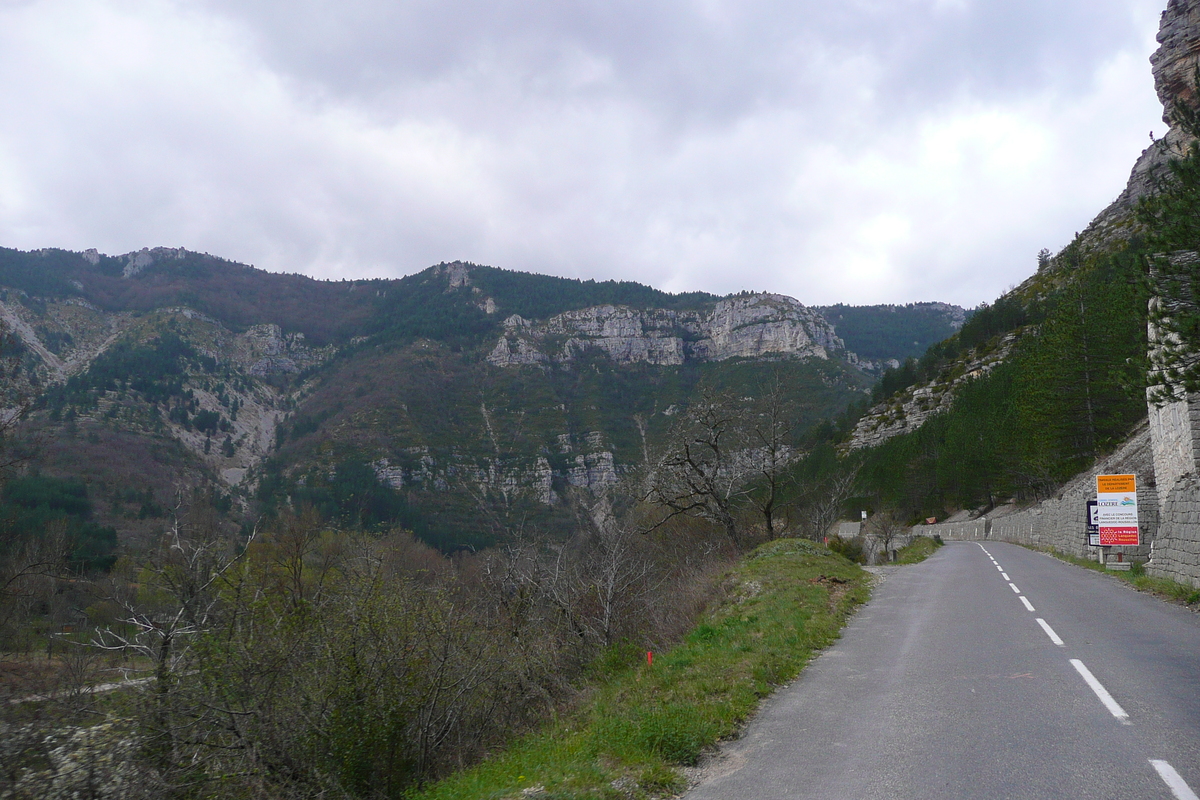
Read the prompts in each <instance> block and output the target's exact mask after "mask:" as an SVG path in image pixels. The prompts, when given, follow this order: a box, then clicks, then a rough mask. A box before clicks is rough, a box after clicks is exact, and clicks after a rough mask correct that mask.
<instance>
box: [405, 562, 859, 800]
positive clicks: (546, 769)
mask: <svg viewBox="0 0 1200 800" xmlns="http://www.w3.org/2000/svg"><path fill="white" fill-rule="evenodd" d="M726 587H727V591H726V593H725V600H724V601H723V602H722V603H721V605H720V607H718V608H717V609H715V610H714V611H712V612H711V613H710V614H709V615H708V616H707V617H706V618H705V619H704V620H703V621H702V622H701V623H700V624H699V625H697V626H696V628H695V629H694V630H693V631H692V632H691V633H690V634H689V635H688V636H687V637H686V638H685V639H684V641H683V642H681V643H680V644H679V645H677V646H676V647H674V648H673V649H671V650H669V651H667V652H663V653H655V654H654V662H653V665H649V664H647V663H646V659H645V653H644V652H640V651H639V652H638V659H637V666H628V667H626V668H625V669H624V670H620V671H616V672H615V673H613V672H612V671H611V669H606V670H604V671H605V672H608V673H611V674H612V677H611V678H610V679H609V680H608V681H607V682H605V683H603V684H600V685H597V686H596V687H594V689H593V692H594V694H593V698H592V700H591V702H590V703H589V704H588V705H587V706H586V707H584V708H582V709H580V710H579V712H578V713H576V714H574V715H573V716H572V717H571V718H569V719H564V720H562V721H560V722H558V723H557V724H555V725H553V726H551V727H550V728H549V729H547V730H545V731H541V732H538V733H535V734H532V735H530V736H527V737H526V738H524V739H523V740H521V741H520V742H518V743H516V744H515V745H514V746H513V747H512V748H511V749H509V750H508V751H506V752H504V753H502V754H500V755H498V756H496V757H494V758H492V759H491V760H489V761H487V762H485V763H483V764H482V765H480V766H478V767H475V768H473V769H470V770H467V771H464V772H461V773H458V774H456V775H453V776H451V777H449V778H447V779H446V780H444V781H442V782H441V783H438V784H435V785H433V786H431V787H428V788H427V789H426V790H424V791H422V792H418V793H416V794H414V795H413V798H415V800H489V799H490V800H501V799H502V798H513V800H516V799H517V798H520V797H522V792H523V791H526V790H534V789H535V787H540V789H541V791H540V792H536V794H535V792H534V791H530V794H535V796H537V797H538V798H540V800H592V799H593V798H594V799H595V800H610V799H611V800H616V798H650V797H662V796H670V795H673V794H675V793H678V792H679V791H681V790H682V789H683V788H684V781H683V779H682V778H681V777H680V776H679V774H678V772H677V771H676V767H678V766H683V765H691V764H695V763H696V762H697V760H698V759H699V758H700V756H701V754H702V753H703V752H704V750H705V749H706V748H709V747H711V746H712V745H713V744H715V743H716V742H718V741H720V740H722V739H727V738H730V737H733V736H734V735H736V734H737V732H738V730H739V729H740V728H741V726H742V725H743V724H744V723H745V722H746V721H747V720H748V719H749V718H750V716H751V715H752V714H753V713H754V710H755V708H756V707H757V705H758V703H759V701H760V700H762V699H763V698H764V697H766V696H767V695H769V694H770V693H771V692H772V691H774V690H775V689H776V688H777V687H779V686H780V685H782V684H784V683H786V682H788V681H790V680H791V679H793V678H794V677H796V675H797V674H799V672H800V670H801V668H803V666H804V665H805V663H807V661H808V659H809V658H810V657H811V656H812V654H813V652H814V651H816V650H819V649H821V648H823V647H826V646H828V645H829V644H831V643H833V642H834V641H835V640H836V639H837V638H838V636H839V635H840V633H839V632H840V630H841V627H842V625H843V624H844V623H845V621H846V618H847V616H848V615H849V613H850V612H851V611H852V610H853V609H854V607H855V606H857V605H858V604H859V603H862V602H865V601H866V599H867V597H868V589H867V582H866V573H865V572H863V570H861V569H860V568H859V567H858V566H856V565H854V564H851V563H850V562H849V561H847V560H846V559H844V558H842V557H841V556H838V555H835V554H833V553H831V552H830V551H829V550H827V549H826V548H824V547H821V546H820V545H816V544H814V543H812V542H809V541H804V540H795V539H785V540H780V541H776V542H771V543H769V544H766V545H764V546H762V547H760V548H758V549H757V550H755V551H754V552H753V553H751V554H750V555H749V556H747V557H746V558H745V559H744V560H743V562H742V563H741V564H740V565H739V566H738V567H737V568H736V569H734V570H733V571H732V572H731V574H730V576H729V578H728V580H727V583H726ZM627 663H628V662H627Z"/></svg>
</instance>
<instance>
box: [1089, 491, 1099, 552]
mask: <svg viewBox="0 0 1200 800" xmlns="http://www.w3.org/2000/svg"><path fill="white" fill-rule="evenodd" d="M1097 508H1099V505H1098V504H1097V503H1096V501H1095V500H1088V501H1087V540H1088V542H1087V543H1088V546H1089V547H1099V546H1100V523H1099V522H1097V521H1096V509H1097Z"/></svg>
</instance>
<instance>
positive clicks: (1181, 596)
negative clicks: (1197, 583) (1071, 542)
mask: <svg viewBox="0 0 1200 800" xmlns="http://www.w3.org/2000/svg"><path fill="white" fill-rule="evenodd" d="M1031 549H1037V550H1040V551H1041V552H1043V553H1047V554H1049V555H1052V556H1054V557H1055V558H1057V559H1059V560H1060V561H1066V562H1067V563H1069V564H1074V565H1075V566H1077V567H1083V568H1084V569H1090V570H1094V571H1096V572H1103V573H1104V574H1105V575H1111V576H1112V577H1114V578H1118V579H1119V580H1123V581H1125V582H1126V583H1128V584H1130V585H1132V586H1133V587H1134V588H1135V589H1137V590H1138V591H1140V592H1148V593H1150V594H1155V595H1158V596H1159V597H1161V598H1163V599H1165V600H1170V601H1172V602H1175V603H1182V604H1184V605H1189V606H1190V605H1196V604H1198V603H1200V590H1197V589H1195V588H1193V587H1191V586H1188V585H1187V584H1183V583H1178V582H1177V581H1173V580H1171V579H1169V578H1154V577H1151V576H1149V575H1147V574H1146V573H1145V570H1144V568H1143V567H1142V565H1141V564H1134V565H1133V566H1132V567H1130V568H1129V569H1128V570H1111V569H1105V568H1104V566H1103V565H1101V564H1100V562H1098V561H1094V560H1092V559H1090V558H1080V557H1079V556H1073V555H1068V554H1067V553H1063V552H1061V551H1059V550H1055V549H1054V548H1049V547H1042V548H1031Z"/></svg>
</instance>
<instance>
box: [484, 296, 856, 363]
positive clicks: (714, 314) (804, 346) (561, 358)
mask: <svg viewBox="0 0 1200 800" xmlns="http://www.w3.org/2000/svg"><path fill="white" fill-rule="evenodd" d="M589 350H596V351H600V352H603V353H606V354H607V355H608V356H609V357H610V358H611V359H612V360H613V361H614V362H616V363H619V364H630V363H635V362H644V363H648V364H660V365H673V364H682V363H684V361H687V360H697V361H724V360H726V359H729V358H738V357H743V358H761V357H770V356H791V357H797V358H819V359H827V358H829V356H830V355H831V354H833V353H837V354H840V355H846V353H845V345H844V344H843V343H842V340H841V339H839V338H838V337H837V335H836V334H835V333H834V330H833V328H832V326H830V325H829V323H828V322H826V321H825V319H824V318H823V317H821V316H820V315H819V314H817V313H815V312H813V311H811V310H810V309H808V308H805V306H804V305H802V304H801V303H800V302H799V301H797V300H795V299H793V298H791V297H786V296H784V295H779V294H747V295H739V296H737V297H730V298H726V299H724V300H721V301H719V302H717V303H716V304H715V305H714V306H713V307H712V308H711V309H708V310H704V311H673V310H669V309H646V310H641V309H634V308H630V307H628V306H614V305H603V306H595V307H592V308H584V309H579V310H576V311H568V312H566V313H563V314H558V315H556V316H553V317H551V318H550V319H548V320H546V321H544V322H541V323H537V322H532V321H529V320H526V319H523V318H522V317H520V316H517V315H513V316H510V317H509V318H508V319H506V320H505V321H504V333H503V335H502V336H501V337H500V339H499V341H498V342H497V343H496V346H495V348H493V350H492V352H491V354H490V355H489V356H488V361H490V362H491V363H492V364H495V365H496V366H501V367H508V366H517V365H522V364H551V363H556V364H569V363H570V362H571V361H573V360H575V359H577V358H578V357H579V356H581V355H583V354H584V353H586V352H588V351H589Z"/></svg>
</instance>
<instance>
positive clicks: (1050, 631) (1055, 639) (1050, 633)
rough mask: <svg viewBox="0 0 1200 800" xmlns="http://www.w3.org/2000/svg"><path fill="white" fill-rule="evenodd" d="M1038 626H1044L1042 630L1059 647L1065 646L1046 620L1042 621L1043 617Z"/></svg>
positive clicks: (1039, 618) (1039, 619)
mask: <svg viewBox="0 0 1200 800" xmlns="http://www.w3.org/2000/svg"><path fill="white" fill-rule="evenodd" d="M1037 624H1038V625H1041V626H1042V630H1044V631H1045V632H1046V635H1047V636H1049V637H1050V641H1052V642H1054V643H1055V644H1056V645H1058V646H1059V647H1064V646H1065V645H1064V644H1063V640H1062V639H1060V638H1059V636H1058V634H1057V633H1055V632H1054V628H1051V627H1050V625H1049V623H1047V622H1046V620H1044V619H1042V618H1041V617H1038V621H1037ZM1076 669H1078V667H1076Z"/></svg>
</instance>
